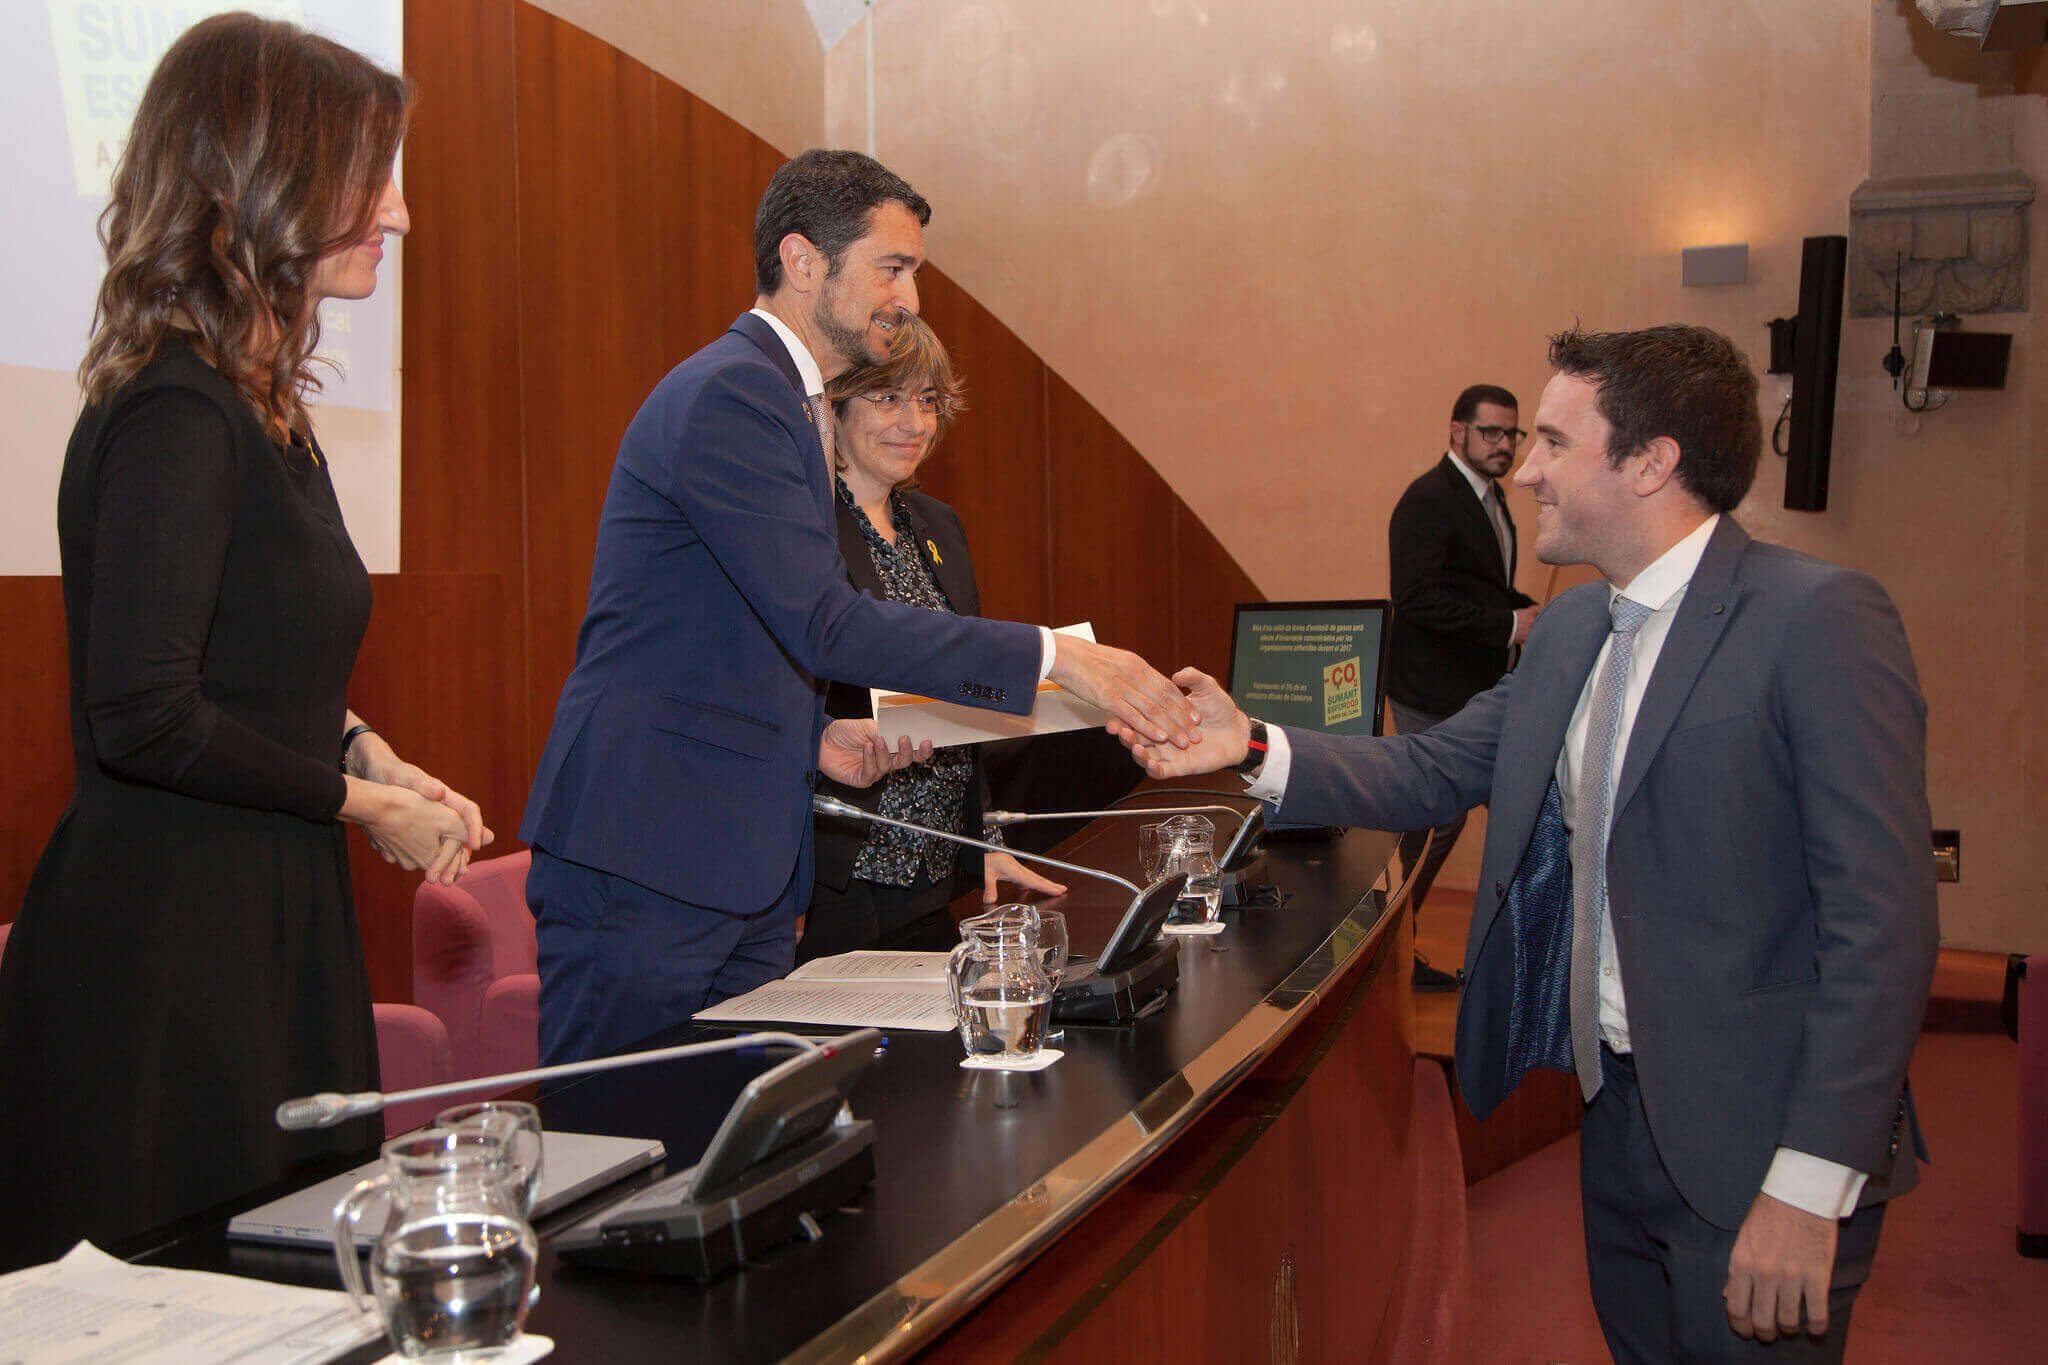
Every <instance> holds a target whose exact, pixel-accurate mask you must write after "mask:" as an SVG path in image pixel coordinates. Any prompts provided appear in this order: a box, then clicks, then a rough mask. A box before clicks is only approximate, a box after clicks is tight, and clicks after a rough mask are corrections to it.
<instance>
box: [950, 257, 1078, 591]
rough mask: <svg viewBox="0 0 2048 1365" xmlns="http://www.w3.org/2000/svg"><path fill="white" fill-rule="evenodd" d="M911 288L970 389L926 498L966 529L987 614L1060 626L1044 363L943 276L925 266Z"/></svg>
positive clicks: (967, 388)
mask: <svg viewBox="0 0 2048 1365" xmlns="http://www.w3.org/2000/svg"><path fill="white" fill-rule="evenodd" d="M917 286H918V293H919V296H920V300H921V305H922V306H921V308H920V310H919V311H920V312H921V313H922V315H923V317H924V318H925V320H926V321H928V322H930V323H931V325H932V328H933V330H934V331H936V332H937V333H938V334H939V336H940V338H941V339H943V340H944V341H945V343H946V347H947V349H948V350H950V351H951V352H952V355H953V365H954V368H955V369H956V370H957V371H958V372H959V373H960V376H961V379H962V381H963V382H964V384H965V386H966V390H967V407H966V411H964V412H963V413H962V414H961V416H960V419H959V420H958V422H956V423H955V424H954V427H953V429H952V430H951V431H950V432H948V433H947V435H946V438H945V440H944V441H943V442H942V443H941V444H940V446H939V448H938V450H937V451H935V452H934V453H933V455H932V457H931V459H929V460H928V461H926V463H925V468H924V472H923V479H924V485H925V491H926V492H928V493H930V494H931V495H932V496H933V497H935V498H940V499H942V500H944V501H946V502H948V503H951V504H952V505H953V508H954V509H955V510H956V511H958V512H959V513H960V520H961V522H962V523H963V524H964V525H965V526H966V527H967V537H968V544H969V545H971V546H972V547H973V550H974V569H975V577H976V579H977V580H978V581H979V583H980V585H981V610H982V614H983V615H985V616H994V617H998V618H1001V619H1004V620H1011V621H1031V622H1037V623H1051V624H1058V625H1063V624H1065V622H1052V620H1051V617H1052V611H1051V588H1050V581H1049V574H1050V567H1051V560H1050V555H1049V546H1050V528H1049V526H1048V524H1047V520H1046V497H1045V495H1046V426H1045V422H1046V416H1045V362H1044V361H1042V360H1040V359H1039V358H1038V357H1037V356H1036V355H1034V354H1033V353H1032V351H1031V349H1030V348H1029V347H1028V346H1026V345H1025V344H1024V343H1023V342H1022V341H1020V340H1018V339H1017V334H1016V333H1015V332H1012V331H1011V330H1010V329H1009V328H1007V327H1005V326H1003V324H1002V323H1001V322H1000V321H998V320H997V319H996V318H995V316H994V315H993V314H991V313H990V312H989V311H988V310H987V309H985V308H983V307H982V306H981V305H980V304H978V303H976V302H975V301H974V300H973V299H972V298H970V297H968V296H967V294H966V293H964V292H963V291H962V290H961V288H960V286H958V285H956V284H954V283H953V281H952V280H951V279H949V278H947V276H946V275H944V274H943V273H941V272H940V271H939V270H937V269H935V268H932V267H929V266H928V267H926V268H925V270H924V271H923V272H922V273H921V274H920V275H919V276H918V282H917Z"/></svg>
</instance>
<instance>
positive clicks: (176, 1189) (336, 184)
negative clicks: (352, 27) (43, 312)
mask: <svg viewBox="0 0 2048 1365" xmlns="http://www.w3.org/2000/svg"><path fill="white" fill-rule="evenodd" d="M407 102H408V91H407V88H406V86H405V83H404V81H403V80H402V79H401V78H399V77H397V76H394V75H392V74H390V73H388V72H385V71H382V70H380V69H378V68H377V67H375V66H373V65H371V64H370V63H369V62H367V61H365V60H364V59H363V58H361V57H360V56H358V55H357V54H355V53H353V52H351V51H349V50H348V49H346V48H343V47H340V46H338V45H336V44H334V43H332V42H329V41H327V40H326V39H323V38H318V37H315V36H313V35H311V34H308V33H306V32H304V31H302V30H300V29H297V28H294V27H292V26H291V25H288V24H281V23H273V22H270V21H268V20H263V19H257V18H254V17H252V16H249V15H228V16H223V17H220V18H216V19H209V20H206V21H204V22H202V23H200V24H198V25H197V26H195V27H194V28H192V29H191V30H189V31H188V32H187V33H186V34H185V35H184V36H183V37H181V38H180V39H179V40H178V41H177V42H176V43H175V44H174V45H173V46H172V47H171V49H170V51H169V52H168V53H166V54H165V56H164V59H163V62H162V64H161V65H159V67H158V68H157V71H156V74H155V75H154V76H153V77H152V78H151V80H150V83H149V86H148V88H147V90H146V92H145V93H144V95H143V98H142V101H141V104H140V106H139V108H138V110H137V113H136V117H135V124H134V127H133V130H132V132H131V135H130V140H129V142H128V145H127V148H126V150H125V152H124V153H123V155H122V159H121V163H120V166H119V168H118V169H117V170H116V172H115V176H114V183H113V194H112V200H111V202H110V203H109V205H108V207H107V210H106V213H105V215H104V216H103V218H102V219H101V236H102V238H103V240H104V242H105V245H106V250H107V274H106V278H105V280H104V282H103V283H102V285H101V288H100V296H99V304H98V309H97V311H96V314H95V317H94V328H93V337H92V341H91V344H90V346H89V348H88V350H87V352H86V356H85V360H84V362H83V364H82V365H81V366H80V379H81V382H82V384H83V387H84V389H85V397H86V405H85V409H84V411H83V413H82V414H81V415H80V417H79V419H78V425H77V427H76V428H75V429H74V430H73V432H72V436H71V443H70V446H69V448H68V449H67V450H66V452H65V456H64V470H63V476H62V479H61V481H60V484H59V490H58V496H57V529H58V537H59V543H60V546H61V551H62V557H63V570H64V610H65V619H66V622H67V625H68V629H69V638H70V668H71V734H72V749H73V754H74V758H75V761H76V765H77V775H76V780H75V785H74V788H73V791H72V797H71V803H70V806H69V807H68V808H67V809H66V810H65V812H64V815H63V818H62V819H61V820H60V821H59V822H58V825H57V829H56V832H55V833H54V834H53V835H52V836H51V839H50V843H49V846H48V847H47V848H46V849H45V850H44V853H43V856H42V860H41V861H40V862H39V863H38V864H37V867H36V871H35V875H34V877H33V879H32V880H31V881H30V883H29V889H28V894H27V896H26V898H25V899H24V901H23V903H22V907H21V913H20V915H19V917H18V918H17V919H16V921H15V925H14V931H13V935H12V937H11V938H10V939H9V941H8V944H7V951H6V954H5V957H4V960H0V1269H10V1268H13V1267H14V1266H17V1265H21V1264H25V1263H28V1262H32V1261H36V1260H42V1259H46V1258H48V1257H50V1256H54V1255H57V1254H61V1253H62V1252H63V1251H64V1250H65V1249H66V1248H68V1247H69V1246H70V1245H71V1244H72V1243H73V1242H75V1241H76V1240H78V1239H80V1238H90V1239H91V1240H93V1241H94V1242H95V1243H98V1244H99V1245H101V1246H104V1247H108V1248H109V1249H113V1250H116V1251H122V1250H130V1251H132V1250H135V1249H137V1248H138V1246H139V1245H141V1244H142V1241H141V1239H144V1238H145V1237H146V1235H147V1234H149V1233H150V1232H151V1231H152V1230H155V1229H160V1228H162V1227H163V1226H164V1225H165V1224H167V1223H170V1222H172V1221H174V1220H176V1219H178V1218H181V1217H183V1216H185V1215H188V1214H192V1213H195V1212H198V1211H201V1210H207V1209H211V1208H214V1207H215V1206H218V1205H221V1204H223V1203H225V1202H227V1201H231V1200H236V1199H239V1198H242V1197H244V1196H246V1195H248V1194H250V1193H252V1192H254V1191H256V1190H258V1189H261V1188H263V1187H265V1186H268V1185H271V1184H274V1183H275V1182H277V1181H279V1180H281V1179H283V1178H285V1177H287V1176H288V1175H290V1174H291V1173H292V1172H293V1171H294V1169H295V1168H298V1167H300V1166H302V1165H304V1164H306V1163H308V1162H310V1161H313V1160H316V1159H319V1158H322V1157H326V1156H329V1155H331V1154H333V1153H334V1152H336V1151H349V1150H360V1149H364V1148H368V1147H372V1146H374V1144H375V1142H376V1140H377V1137H378V1133H377V1131H376V1129H375V1127H374V1126H373V1122H374V1121H370V1120H361V1121H358V1122H356V1123H354V1124H351V1125H347V1126H345V1127H340V1128H335V1129H331V1130H328V1131H326V1132H323V1133H315V1134H287V1133H283V1132H280V1131H279V1130H278V1129H277V1127H276V1125H275V1123H274V1122H273V1121H272V1117H271V1115H272V1112H273V1110H274V1109H275V1107H276V1105H277V1103H278V1102H279V1101H280V1100H282V1099H285V1098H288V1097H290V1096H293V1095H298V1094H304V1093H307V1092H311V1091H318V1090H342V1091H351V1090H363V1089H371V1088H374V1087H375V1085H376V1083H377V1055H376V1037H375V1033H374V1029H373V1025H372V1022H371V1014H370V995H369V985H368V978H367V976H366V974H365V971H364V966H363V954H362V944H361V940H360V939H359V937H358V935H357V930H356V920H355V912H354V909H353V907H352V905H351V903H350V893H349V882H348V860H347V852H346V846H345V841H344V836H343V831H342V829H341V827H340V825H339V824H337V823H336V821H337V819H340V820H346V821H349V822H351V823H354V824H359V825H361V826H362V827H363V829H364V830H365V832H366V833H367V834H368V835H369V838H370V840H371V842H372V844H373V845H374V846H375V847H376V849H377V850H378V852H379V853H381V854H382V855H383V856H384V857H385V858H386V859H387V860H389V861H393V862H397V863H400V864H402V865H404V866H406V867H409V868H424V869H426V873H427V875H428V876H429V877H432V878H435V879H437V880H441V881H452V880H453V879H454V878H455V877H457V876H459V875H460V874H461V872H462V870H463V868H464V866H465V865H466V863H467V861H468V858H469V855H470V854H471V853H472V852H474V851H476V850H477V849H479V848H481V847H482V846H483V845H484V844H485V843H487V842H489V840H490V837H491V836H490V833H489V831H487V830H486V829H485V828H484V827H483V822H482V820H481V818H480V816H479V814H478V811H477V808H476V806H475V804H474V803H473V802H471V801H469V800H468V799H467V798H465V797H463V796H461V795H459V794H458V793H455V792H453V791H451V790H449V789H448V788H447V787H445V786H444V785H443V784H442V783H440V782H438V781H436V780H434V779H433V778H431V777H429V776H428V775H427V774H425V773H423V772H421V771H420V770H419V769H418V768H416V767H413V766H411V765H409V764H406V763H403V762H401V761H400V760H399V759H398V757H397V756H396V755H395V754H394V753H393V752H392V751H391V748H390V746H389V745H387V744H386V743H385V742H384V740H383V739H382V738H381V737H379V736H378V735H377V734H376V733H375V732H374V731H370V730H369V729H368V728H367V727H366V726H364V725H363V724H362V723H361V722H360V721H359V720H358V719H357V718H356V716H355V715H354V714H353V713H352V712H350V711H349V709H348V701H347V686H348V678H349V672H350V669H351V668H352V666H353V664H354V662H355V655H356V648H357V646H358V644H359V643H360V642H361V639H362V635H363V630H364V626H365V624H366V623H367V621H368V618H369V610H370V583H369V576H368V574H367V573H366V572H365V571H364V568H363V565H362V562H361V560H360V559H358V558H357V556H356V552H355V548H354V546H353V545H352V544H351V543H350V541H349V536H348V532H347V530H346V529H345V528H344V527H343V525H342V519H341V511H340V508H339V507H338V506H337V505H336V502H335V496H334V487H333V484H332V483H331V482H330V481H329V478H328V471H327V465H326V461H325V459H324V457H323V456H322V455H321V452H320V447H319V445H318V443H317V442H315V441H314V440H313V436H312V432H311V429H310V427H309V426H308V423H307V418H306V409H305V407H304V400H305V398H306V396H307V394H308V392H309V390H311V389H313V388H317V381H316V380H315V379H314V377H313V376H312V374H311V373H310V370H309V365H308V361H309V357H310V356H311V354H312V351H313V347H314V345H315V343H316V341H317V339H318V335H319V326H318V322H317V318H316V314H315V309H316V307H317V306H318V304H319V302H320V300H322V299H325V298H363V297H367V296H368V295H369V294H370V292H371V291H372V290H374V289H375V288H376V284H377V263H378V261H379V260H380V259H381V257H382V254H383V249H382V246H381V242H382V238H383V236H384V235H385V234H386V233H392V234H397V233H403V232H404V231H405V230H406V228H407V227H408V226H409V224H408V220H407V218H406V210H405V204H404V201H403V200H402V199H401V198H400V197H399V195H398V191H397V189H396V187H395V186H394V185H393V184H392V181H391V172H392V167H393V158H394V156H395V154H396V152H397V148H398V142H399V139H400V137H401V136H402V135H403V132H404V128H405V119H406V109H407Z"/></svg>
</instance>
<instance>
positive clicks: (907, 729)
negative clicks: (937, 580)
mask: <svg viewBox="0 0 2048 1365" xmlns="http://www.w3.org/2000/svg"><path fill="white" fill-rule="evenodd" d="M1056 633H1058V634H1060V635H1074V636H1079V637H1080V638H1081V639H1083V640H1088V641H1091V642H1092V641H1093V640H1094V639H1095V629H1094V627H1093V626H1091V625H1090V624H1089V623H1088V622H1086V621H1083V622H1081V623H1080V624H1079V625H1072V626H1061V627H1060V628H1059V630H1058V631H1057V632H1056ZM870 691H871V694H872V696H873V698H874V704H875V725H876V728H878V729H879V730H880V731H881V732H882V738H883V740H884V741H885V742H887V743H888V744H889V745H890V746H891V747H894V745H895V743H896V739H897V737H898V736H899V735H908V736H910V742H911V743H912V744H922V743H924V742H925V741H926V740H930V741H931V742H932V747H933V748H937V749H944V748H946V747H948V746H950V745H955V744H979V743H982V742H983V741H985V740H991V739H1021V738H1023V737H1024V736H1026V735H1056V734H1059V733H1060V732H1061V731H1064V730H1090V729H1096V728H1099V727H1101V726H1103V725H1105V724H1107V723H1108V722H1109V719H1110V715H1109V712H1107V711H1105V710H1103V709H1102V708H1101V707H1099V706H1094V705H1091V704H1090V703H1088V702H1085V701H1082V700H1081V699H1080V698H1079V697H1077V696H1075V695H1074V694H1073V693H1071V692H1069V691H1067V689H1066V688H1064V687H1061V686H1060V685H1059V684H1057V683H1051V682H1041V683H1040V684H1039V685H1038V700H1037V701H1036V702H1035V703H1034V704H1033V705H1032V708H1031V713H1030V714H1029V715H1024V716H1013V715H1009V714H1007V713H1005V712H1002V711H989V710H985V709H983V708H981V707H979V706H963V705H961V704H960V703H958V702H950V701H938V700H935V699H934V698H931V697H916V696H912V695H910V694H909V693H907V692H884V691H883V690H881V689H880V688H873V689H870Z"/></svg>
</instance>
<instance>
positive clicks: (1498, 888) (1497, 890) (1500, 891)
mask: <svg viewBox="0 0 2048 1365" xmlns="http://www.w3.org/2000/svg"><path fill="white" fill-rule="evenodd" d="M1507 893H1508V889H1507V888H1506V887H1505V886H1502V885H1501V884H1500V883H1499V882H1495V883H1494V884H1493V894H1494V895H1496V896H1505V895H1506V894H1507Z"/></svg>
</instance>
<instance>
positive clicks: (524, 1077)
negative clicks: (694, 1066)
mask: <svg viewBox="0 0 2048 1365" xmlns="http://www.w3.org/2000/svg"><path fill="white" fill-rule="evenodd" d="M847 1036H848V1037H851V1036H852V1035H851V1034H849V1035H847ZM844 1041H845V1040H844V1039H843V1038H834V1039H827V1040H825V1041H823V1042H820V1041H819V1040H817V1039H814V1038H805V1037H802V1036H800V1035H798V1034H794V1033H743V1034H739V1035H738V1036H736V1037H732V1038H715V1039H712V1040H711V1041H709V1042H703V1043H682V1044H680V1045H678V1046H676V1047H661V1048H655V1049H653V1050H652V1051H648V1052H626V1053H621V1054H620V1055H619V1056H616V1057H592V1058H589V1059H587V1060H585V1061H581V1062H564V1063H562V1064H561V1065H559V1066H542V1067H535V1068H533V1069H532V1070H530V1071H508V1072H505V1073H504V1074H503V1075H499V1076H475V1077H472V1078H470V1079H469V1080H463V1081H446V1082H443V1083H442V1084H440V1085H424V1086H421V1087H419V1088H418V1089H416V1090H395V1091H392V1092H391V1093H390V1094H388V1095H387V1094H384V1093H383V1092H381V1091H376V1090H361V1091H357V1092H356V1093H355V1094H353V1095H343V1094H340V1093H338V1092H336V1091H333V1090H325V1091H322V1092H321V1093H319V1094H317V1095H306V1096H303V1097H302V1098H299V1099H295V1100H286V1101H285V1102H284V1103H283V1104H280V1105H279V1106H277V1126H278V1127H280V1128H286V1129H299V1128H332V1127H333V1126H334V1125H335V1124H337V1123H341V1122H344V1121H346V1120H348V1119H352V1118H360V1117H361V1116H362V1115H364V1114H374V1113H376V1112H377V1111H378V1110H380V1109H382V1108H384V1107H385V1106H387V1105H393V1104H404V1103H406V1102H407V1101H410V1100H438V1099H441V1098H444V1097H445V1096H449V1095H466V1094H469V1093H470V1092H472V1091H476V1090H492V1089H508V1088H510V1087H512V1086H515V1085H525V1084H526V1083H527V1082H529V1081H548V1080H554V1079H556V1078H557V1077H562V1076H583V1075H587V1074H589V1073H590V1072H593V1071H612V1070H616V1069H618V1068H620V1067H628V1066H643V1065H645V1064H646V1063H648V1062H666V1061H671V1060H673V1059H675V1058H677V1057H695V1056H698V1055H700V1054H702V1053H707V1052H731V1051H733V1050H734V1049H736V1048H743V1047H787V1048H795V1049H798V1050H800V1051H807V1050H809V1049H812V1048H818V1049H821V1050H825V1051H827V1052H829V1051H830V1050H831V1049H832V1048H834V1047H836V1046H838V1045H839V1044H841V1043H843V1042H844Z"/></svg>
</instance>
